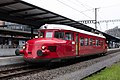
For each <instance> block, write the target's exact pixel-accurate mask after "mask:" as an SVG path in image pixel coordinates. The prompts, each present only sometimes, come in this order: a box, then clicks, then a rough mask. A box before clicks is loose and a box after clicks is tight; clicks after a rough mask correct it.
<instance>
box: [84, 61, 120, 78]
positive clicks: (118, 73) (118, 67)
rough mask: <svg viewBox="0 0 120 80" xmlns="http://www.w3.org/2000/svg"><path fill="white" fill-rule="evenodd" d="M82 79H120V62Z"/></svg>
mask: <svg viewBox="0 0 120 80" xmlns="http://www.w3.org/2000/svg"><path fill="white" fill-rule="evenodd" d="M84 80H120V62H119V63H117V64H114V65H112V66H110V67H108V68H105V69H104V70H102V71H100V72H99V73H97V74H95V75H92V76H90V77H88V78H86V79H84Z"/></svg>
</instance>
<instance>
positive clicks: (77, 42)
mask: <svg viewBox="0 0 120 80" xmlns="http://www.w3.org/2000/svg"><path fill="white" fill-rule="evenodd" d="M78 39H79V38H78V34H76V39H75V42H76V56H78V55H79V40H78Z"/></svg>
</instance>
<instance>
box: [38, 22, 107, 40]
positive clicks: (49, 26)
mask: <svg viewBox="0 0 120 80" xmlns="http://www.w3.org/2000/svg"><path fill="white" fill-rule="evenodd" d="M41 29H63V30H70V31H75V32H79V33H84V34H88V35H92V36H97V37H101V38H105V37H104V36H103V35H102V34H95V33H92V32H87V31H84V30H80V29H76V28H74V27H71V26H67V25H59V24H45V25H43V26H41V27H40V30H41Z"/></svg>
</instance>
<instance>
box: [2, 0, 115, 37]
mask: <svg viewBox="0 0 120 80" xmlns="http://www.w3.org/2000/svg"><path fill="white" fill-rule="evenodd" d="M0 20H3V21H8V22H13V23H18V24H24V25H29V26H31V27H33V28H36V29H38V28H40V26H41V25H44V24H63V25H68V26H72V27H75V28H78V29H83V30H86V31H90V32H91V31H95V29H94V28H91V27H89V26H86V25H84V24H81V23H79V22H77V21H75V20H72V19H69V18H67V17H64V16H61V15H59V14H56V13H53V12H51V11H48V10H45V9H43V8H40V7H38V6H35V5H33V4H30V3H27V2H25V1H22V0H0ZM96 31H98V30H96ZM98 32H100V31H98ZM103 34H104V35H105V36H106V37H107V39H111V36H110V35H107V34H106V33H103ZM112 38H113V37H112ZM115 39H116V38H115Z"/></svg>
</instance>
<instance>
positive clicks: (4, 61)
mask: <svg viewBox="0 0 120 80" xmlns="http://www.w3.org/2000/svg"><path fill="white" fill-rule="evenodd" d="M19 63H24V60H23V56H12V57H0V66H4V65H12V64H19Z"/></svg>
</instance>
